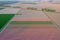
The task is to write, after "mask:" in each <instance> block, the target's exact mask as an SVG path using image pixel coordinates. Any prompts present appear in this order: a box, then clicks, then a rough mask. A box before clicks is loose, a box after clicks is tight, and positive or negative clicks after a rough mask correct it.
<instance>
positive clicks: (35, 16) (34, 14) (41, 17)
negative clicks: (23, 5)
mask: <svg viewBox="0 0 60 40" xmlns="http://www.w3.org/2000/svg"><path fill="white" fill-rule="evenodd" d="M18 14H21V15H16V16H15V17H14V18H13V19H12V21H51V20H50V19H49V18H48V17H47V16H46V15H45V14H44V13H43V12H42V11H34V10H26V9H21V11H20V12H19V13H18Z"/></svg>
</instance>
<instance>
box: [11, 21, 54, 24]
mask: <svg viewBox="0 0 60 40" xmlns="http://www.w3.org/2000/svg"><path fill="white" fill-rule="evenodd" d="M10 24H53V23H52V22H51V21H12V22H11V23H10Z"/></svg>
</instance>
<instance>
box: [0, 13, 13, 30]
mask: <svg viewBox="0 0 60 40" xmlns="http://www.w3.org/2000/svg"><path fill="white" fill-rule="evenodd" d="M13 17H14V14H0V31H2V29H4V28H5V27H6V25H7V24H8V22H9V21H10V20H11V19H12V18H13Z"/></svg>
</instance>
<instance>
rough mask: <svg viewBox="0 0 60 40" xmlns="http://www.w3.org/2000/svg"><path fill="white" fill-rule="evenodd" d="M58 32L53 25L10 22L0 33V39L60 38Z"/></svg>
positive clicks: (53, 39) (52, 39) (47, 39)
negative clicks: (15, 23) (13, 23)
mask: <svg viewBox="0 0 60 40" xmlns="http://www.w3.org/2000/svg"><path fill="white" fill-rule="evenodd" d="M21 26H22V27H21ZM28 27H30V28H28ZM32 27H33V28H32ZM35 27H36V28H35ZM59 34H60V30H57V28H56V27H55V26H54V25H47V24H44V25H43V24H40V25H33V24H32V25H21V24H18V25H12V24H10V25H8V27H7V28H6V29H5V30H4V31H3V32H2V33H0V40H60V38H59V37H60V35H59Z"/></svg>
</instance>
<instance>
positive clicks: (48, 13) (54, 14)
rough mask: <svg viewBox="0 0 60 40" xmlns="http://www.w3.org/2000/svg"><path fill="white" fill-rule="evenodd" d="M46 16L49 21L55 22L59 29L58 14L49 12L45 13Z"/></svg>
mask: <svg viewBox="0 0 60 40" xmlns="http://www.w3.org/2000/svg"><path fill="white" fill-rule="evenodd" d="M46 14H47V15H48V16H49V17H50V19H51V20H53V22H55V23H56V24H57V25H58V26H59V28H60V13H52V12H51V13H50V12H46Z"/></svg>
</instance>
